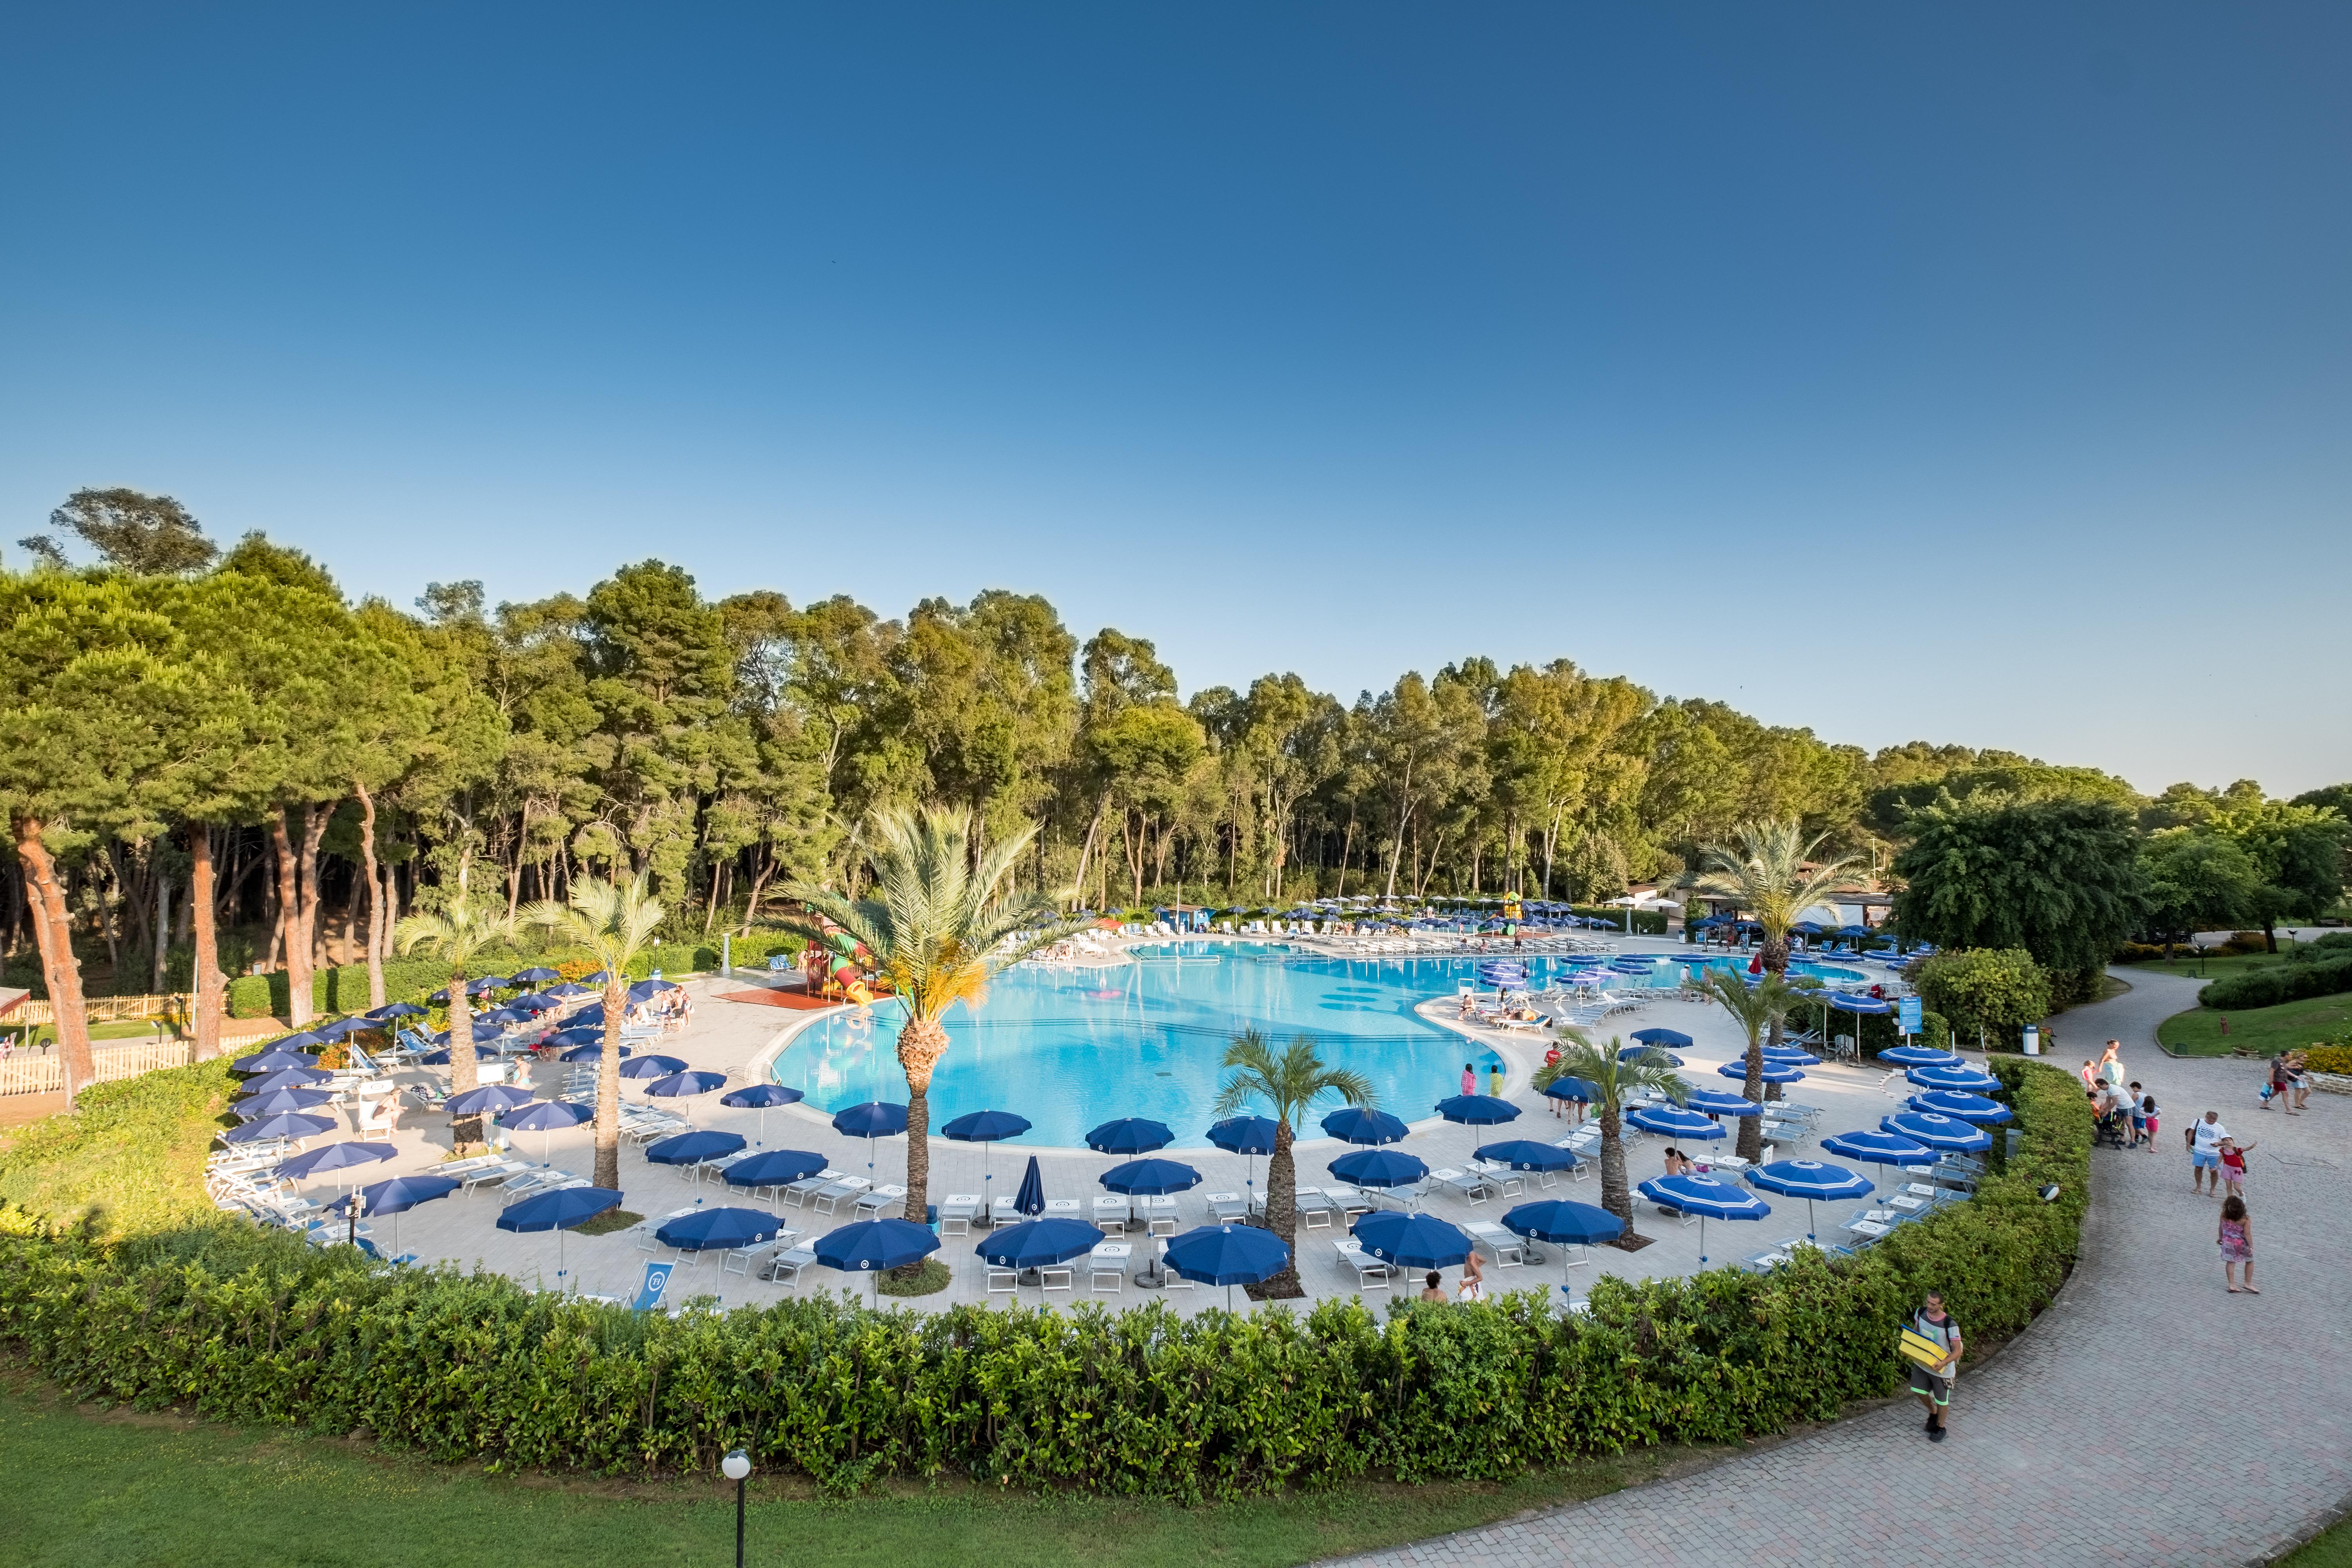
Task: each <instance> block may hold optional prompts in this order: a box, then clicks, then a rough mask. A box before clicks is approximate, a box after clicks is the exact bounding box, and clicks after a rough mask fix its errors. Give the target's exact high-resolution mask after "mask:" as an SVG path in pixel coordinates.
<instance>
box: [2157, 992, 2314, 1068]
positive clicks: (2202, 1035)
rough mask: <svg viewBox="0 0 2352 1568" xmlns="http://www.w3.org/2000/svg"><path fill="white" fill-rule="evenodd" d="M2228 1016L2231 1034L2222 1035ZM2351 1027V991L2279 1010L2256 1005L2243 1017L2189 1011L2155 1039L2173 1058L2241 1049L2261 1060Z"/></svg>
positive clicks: (2163, 1025) (2204, 1010)
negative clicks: (2223, 1022)
mask: <svg viewBox="0 0 2352 1568" xmlns="http://www.w3.org/2000/svg"><path fill="white" fill-rule="evenodd" d="M2224 1018H2227V1019H2228V1020H2229V1023H2230V1032H2229V1034H2227V1035H2226V1036H2225V1035H2223V1034H2222V1033H2221V1021H2222V1020H2223V1019H2224ZM2347 1026H2352V992H2341V993H2338V994H2336V995H2334V996H2308V997H2305V999H2304V1000H2302V1001H2300V1002H2282V1003H2280V1004H2279V1005H2277V1006H2275V1007H2255V1008H2252V1009H2250V1010H2249V1011H2247V1012H2243V1013H2216V1012H2214V1011H2213V1010H2212V1009H2210V1008H2208V1007H2191V1008H2190V1009H2189V1011H2188V1012H2186V1013H2175V1014H2174V1015H2173V1016H2171V1017H2169V1018H2167V1019H2166V1020H2165V1021H2164V1022H2163V1023H2161V1024H2158V1026H2156V1037H2157V1038H2158V1040H2160V1041H2162V1042H2163V1043H2164V1048H2165V1049H2166V1050H2168V1051H2170V1052H2171V1053H2172V1054H2173V1055H2175V1056H2182V1057H2226V1056H2228V1055H2229V1054H2230V1052H2231V1050H2233V1049H2237V1048H2241V1047H2242V1048H2243V1049H2245V1050H2249V1051H2252V1052H2253V1053H2255V1054H2256V1055H2258V1056H2265V1057H2268V1056H2276V1055H2277V1054H2278V1053H2279V1052H2281V1051H2284V1050H2289V1049H2292V1048H2294V1047H2301V1046H2310V1045H2316V1044H2317V1043H2319V1042H2320V1041H2322V1040H2325V1039H2327V1038H2329V1037H2332V1036H2336V1035H2340V1034H2342V1033H2343V1032H2344V1030H2345V1028H2346V1027H2347Z"/></svg>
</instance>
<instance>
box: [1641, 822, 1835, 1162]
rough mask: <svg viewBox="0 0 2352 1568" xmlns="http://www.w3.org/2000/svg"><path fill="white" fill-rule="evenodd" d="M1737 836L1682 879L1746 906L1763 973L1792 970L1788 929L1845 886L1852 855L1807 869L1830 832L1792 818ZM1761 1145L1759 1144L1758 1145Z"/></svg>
mask: <svg viewBox="0 0 2352 1568" xmlns="http://www.w3.org/2000/svg"><path fill="white" fill-rule="evenodd" d="M1734 837H1737V838H1738V840H1739V843H1738V847H1736V848H1734V847H1727V846H1725V845H1721V844H1702V845H1700V846H1699V851H1698V853H1699V861H1700V865H1701V869H1700V870H1698V871H1696V872H1695V873H1693V874H1691V875H1690V876H1687V877H1685V878H1684V879H1683V885H1684V886H1685V887H1687V888H1689V889H1691V890H1692V891H1694V892H1697V893H1703V894H1706V895H1709V896H1711V897H1714V898H1718V899H1727V900H1731V901H1732V902H1733V903H1735V904H1737V905H1738V907H1739V908H1741V909H1744V910H1747V911H1748V914H1749V915H1750V916H1751V917H1753V918H1754V920H1755V921H1756V923H1757V924H1758V925H1759V926H1762V927H1763V928H1764V953H1763V965H1764V973H1767V974H1786V973H1788V972H1789V932H1790V929H1791V928H1792V927H1794V926H1795V925H1796V923H1797V922H1798V921H1801V920H1802V919H1804V918H1805V911H1806V910H1810V909H1811V908H1812V907H1813V906H1814V905H1816V904H1819V903H1823V902H1826V901H1828V900H1830V899H1831V898H1832V896H1834V895H1835V894H1837V893H1840V892H1843V891H1844V890H1845V889H1846V887H1847V885H1848V882H1849V878H1848V877H1847V875H1846V873H1847V872H1848V870H1849V869H1851V868H1853V865H1854V862H1853V860H1852V859H1851V858H1843V859H1837V860H1832V861H1830V862H1829V863H1828V864H1826V865H1821V866H1816V867H1814V868H1812V869H1811V870H1810V871H1809V870H1807V869H1806V868H1805V862H1806V861H1807V860H1808V859H1809V858H1811V856H1812V854H1813V852H1814V851H1815V850H1817V849H1819V848H1820V847H1822V840H1823V839H1825V838H1827V837H1829V835H1827V834H1825V833H1824V834H1817V835H1815V836H1814V837H1812V838H1811V840H1807V839H1805V838H1804V837H1803V836H1802V834H1801V833H1800V831H1799V830H1798V827H1797V825H1796V824H1795V823H1793V822H1751V823H1748V824H1746V825H1744V826H1741V827H1740V828H1739V829H1738V831H1737V832H1736V833H1735V834H1734ZM1785 1016H1786V1014H1785V1013H1784V1014H1783V1015H1782V1016H1781V1017H1776V1018H1774V1019H1773V1020H1772V1035H1771V1043H1772V1044H1773V1045H1775V1046H1777V1045H1779V1044H1780V1025H1781V1021H1782V1018H1784V1017H1785ZM1759 1147H1760V1145H1759Z"/></svg>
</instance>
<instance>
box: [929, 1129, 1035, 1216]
mask: <svg viewBox="0 0 2352 1568" xmlns="http://www.w3.org/2000/svg"><path fill="white" fill-rule="evenodd" d="M1026 1131H1029V1119H1028V1118H1027V1117H1025V1116H1015V1115H1013V1112H1011V1111H1009V1110H974V1111H970V1112H967V1113H966V1114H964V1115H962V1116H959V1117H957V1118H956V1119H955V1120H954V1121H950V1122H949V1123H948V1124H947V1125H946V1126H945V1127H942V1128H940V1134H941V1135H942V1136H943V1137H946V1138H948V1139H950V1140H952V1141H953V1142H958V1143H977V1144H979V1145H980V1212H981V1213H982V1214H983V1215H994V1214H995V1213H996V1205H995V1202H994V1201H993V1200H994V1198H995V1193H996V1190H995V1188H993V1187H992V1186H991V1185H990V1183H992V1182H993V1181H994V1180H995V1179H996V1178H995V1173H993V1172H992V1171H990V1170H989V1168H988V1154H989V1146H990V1145H991V1144H992V1143H1001V1142H1003V1141H1004V1140H1005V1139H1007V1138H1018V1137H1020V1136H1021V1134H1023V1133H1024V1132H1026Z"/></svg>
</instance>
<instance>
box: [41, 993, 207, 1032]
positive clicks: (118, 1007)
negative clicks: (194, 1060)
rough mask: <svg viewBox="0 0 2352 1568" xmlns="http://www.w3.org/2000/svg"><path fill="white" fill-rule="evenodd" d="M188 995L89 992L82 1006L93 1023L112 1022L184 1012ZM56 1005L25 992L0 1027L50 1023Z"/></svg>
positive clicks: (55, 1016)
mask: <svg viewBox="0 0 2352 1568" xmlns="http://www.w3.org/2000/svg"><path fill="white" fill-rule="evenodd" d="M189 1001H190V997H189V995H188V994H187V993H186V992H184V991H177V992H173V993H172V994H169V995H165V996H90V997H85V998H84V999H83V1001H82V1006H83V1007H84V1008H85V1009H87V1010H88V1012H89V1021H90V1022H91V1023H93V1024H116V1023H121V1021H122V1020H123V1019H125V1018H172V1019H180V1018H185V1017H186V1016H188V1005H189ZM57 1021H58V1013H57V1008H56V1007H55V1006H53V1005H50V1004H49V1003H48V1002H47V1001H45V1000H43V999H42V998H40V997H38V996H27V997H26V998H25V1000H24V1001H23V1002H21V1003H19V1004H17V1005H16V1011H15V1012H13V1013H10V1014H9V1015H8V1016H7V1017H6V1018H5V1019H0V1028H14V1027H16V1026H17V1025H19V1024H33V1025H40V1024H54V1023H56V1022H57Z"/></svg>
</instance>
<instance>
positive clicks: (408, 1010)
mask: <svg viewBox="0 0 2352 1568" xmlns="http://www.w3.org/2000/svg"><path fill="white" fill-rule="evenodd" d="M368 1016H369V1017H371V1018H381V1019H383V1020H384V1021H385V1022H387V1023H389V1022H390V1021H391V1020H393V1019H394V1018H422V1017H423V1016H425V1009H424V1008H422V1007H420V1006H418V1005H416V1004H415V1003H414V1002H394V1003H391V1004H388V1005H385V1006H382V1007H378V1008H377V1009H376V1010H375V1011H374V1012H373V1013H370V1014H369V1015H368Z"/></svg>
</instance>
